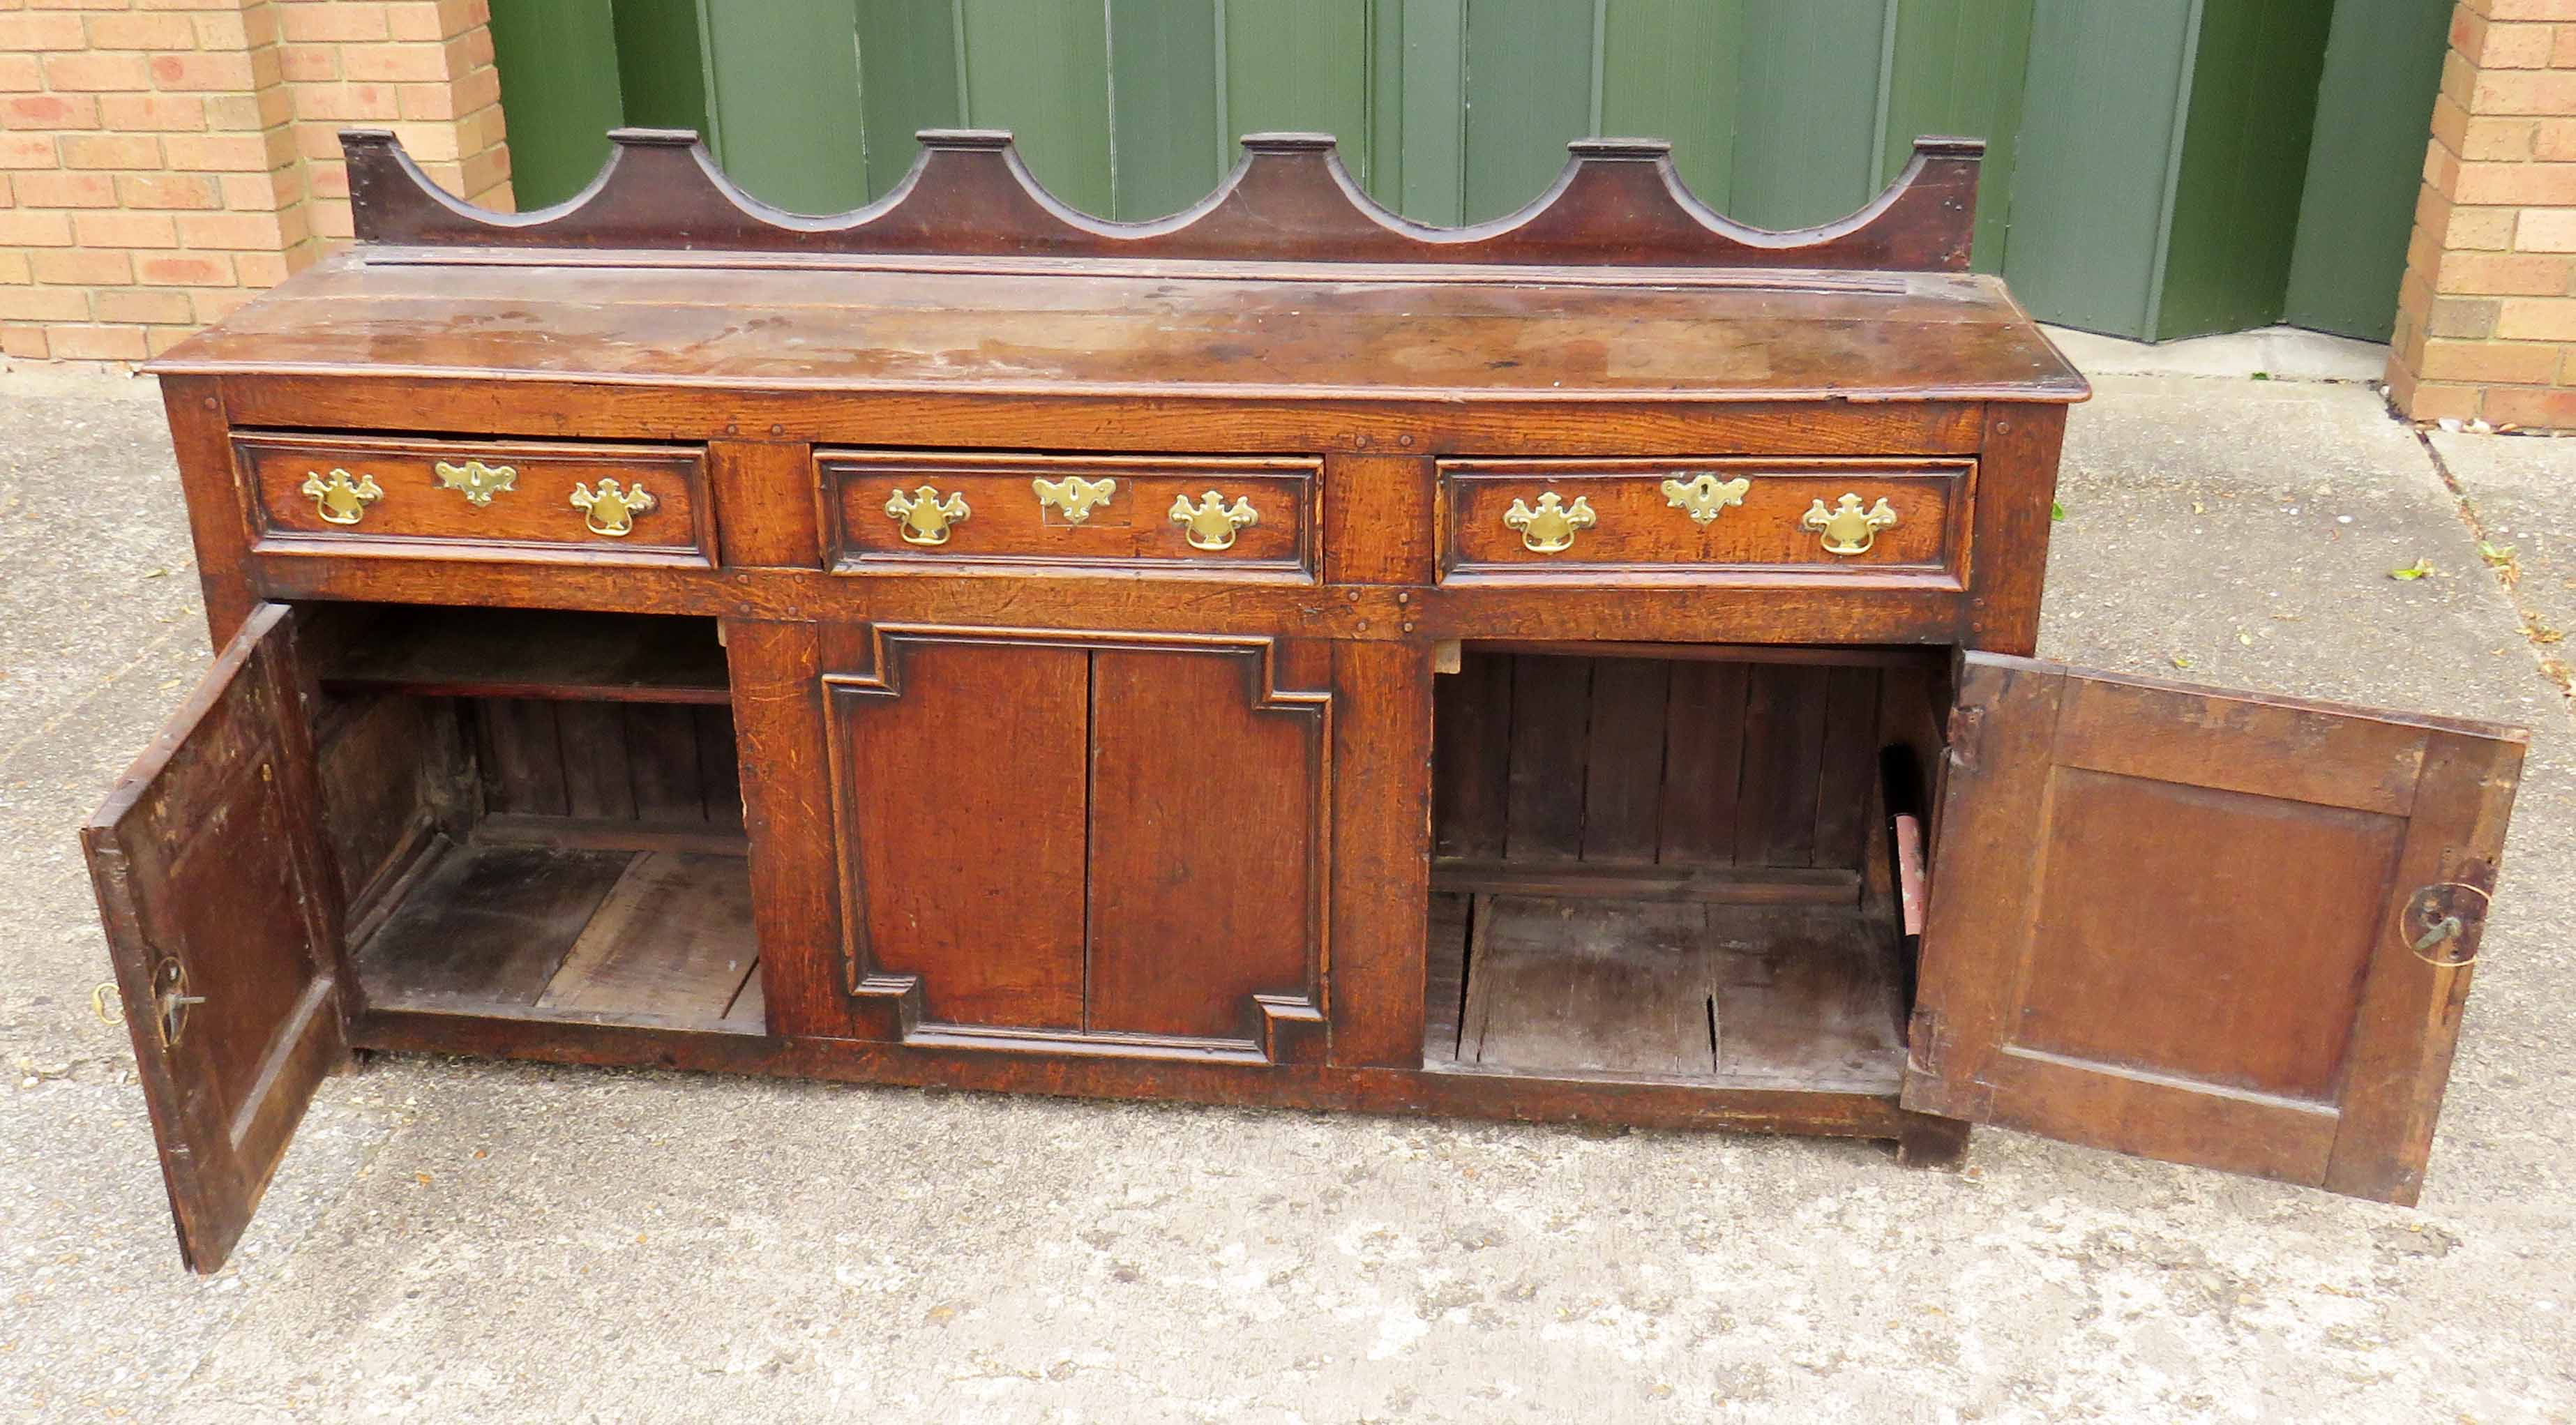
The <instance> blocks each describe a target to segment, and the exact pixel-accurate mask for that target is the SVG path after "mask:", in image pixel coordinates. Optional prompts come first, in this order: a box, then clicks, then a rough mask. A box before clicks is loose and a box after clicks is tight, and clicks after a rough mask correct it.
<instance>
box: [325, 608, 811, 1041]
mask: <svg viewBox="0 0 2576 1425" xmlns="http://www.w3.org/2000/svg"><path fill="white" fill-rule="evenodd" d="M302 614H303V620H304V622H303V630H304V631H303V637H302V646H303V648H304V650H305V657H304V667H305V669H306V675H305V676H306V677H307V678H308V679H309V680H310V681H311V682H312V683H313V684H314V686H313V687H312V688H311V689H310V690H309V691H310V706H311V708H312V709H313V714H312V716H313V733H314V748H315V755H316V759H317V761H318V763H319V766H320V770H321V779H320V780H321V787H322V801H323V826H324V831H325V833H326V836H327V838H328V841H329V844H330V846H331V848H332V850H333V853H334V856H335V859H336V861H337V863H338V868H339V875H340V882H341V884H340V886H339V887H338V889H339V892H340V895H341V898H342V901H343V903H344V904H345V905H346V907H347V912H346V917H345V923H346V925H347V927H348V934H347V947H346V951H347V962H348V964H349V967H350V968H351V969H352V970H353V971H354V974H355V977H356V981H357V985H358V988H359V993H360V996H361V997H362V998H363V1000H364V1002H365V1003H366V1005H367V1006H368V1008H370V1009H372V1010H379V1011H420V1012H430V1013H444V1014H466V1015H476V1016H484V1017H501V1018H534V1019H552V1020H568V1021H582V1022H590V1023H609V1024H625V1025H641V1026H651V1027H658V1028H680V1029H701V1030H721V1031H732V1032H739V1033H750V1034H757V1033H761V1032H763V1030H764V1025H763V1006H762V998H761V986H760V976H759V973H758V968H757V952H756V948H755V942H754V939H753V934H752V921H751V885H750V874H749V869H748V860H747V846H746V842H745V838H744V834H743V815H742V781H741V773H740V770H739V768H738V767H737V765H736V762H735V751H734V733H733V720H732V716H731V713H730V710H729V708H728V706H727V684H726V677H725V661H724V650H723V648H722V647H721V646H720V645H719V643H718V641H717V634H716V627H715V621H714V620H712V619H707V618H674V617H657V616H650V615H625V614H597V613H536V612H528V611H521V610H484V609H460V608H385V607H375V606H365V605H333V606H314V607H307V608H306V609H304V610H303V611H302Z"/></svg>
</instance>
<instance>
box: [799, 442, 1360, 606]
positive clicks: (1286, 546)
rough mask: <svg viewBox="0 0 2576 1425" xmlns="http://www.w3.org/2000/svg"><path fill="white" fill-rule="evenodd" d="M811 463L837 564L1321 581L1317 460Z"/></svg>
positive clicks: (914, 458) (851, 455)
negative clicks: (1046, 568)
mask: <svg viewBox="0 0 2576 1425" xmlns="http://www.w3.org/2000/svg"><path fill="white" fill-rule="evenodd" d="M814 461H815V467H816V474H817V478H818V479H819V480H820V481H821V483H822V491H823V521H824V528H823V543H824V562H825V564H826V565H827V567H829V568H830V569H831V570H832V571H833V572H835V573H841V574H849V573H856V572H859V571H861V570H863V569H871V568H886V567H900V566H906V565H910V566H913V567H915V568H937V569H940V570H942V571H945V572H954V573H964V572H970V571H973V570H975V569H977V568H978V567H982V568H990V569H994V570H997V571H999V570H1008V569H1019V570H1027V569H1030V568H1032V567H1043V566H1054V567H1062V568H1071V569H1083V570H1096V571H1101V572H1130V573H1150V574H1155V575H1159V576H1173V577H1184V578H1189V577H1196V578H1224V579H1251V580H1283V581H1289V582H1296V583H1311V582H1312V581H1313V580H1314V577H1315V570H1316V566H1317V558H1318V556H1317V551H1316V548H1315V528H1316V518H1315V501H1316V489H1317V485H1318V481H1317V474H1318V472H1319V470H1320V469H1321V466H1322V462H1321V461H1319V460H1315V459H1312V458H1301V457H1273V456H1204V457H1195V458H1186V457H1170V456H1153V457H1119V456H1080V457H1075V456H1042V455H965V454H957V455H951V454H945V453H941V454H923V453H918V452H890V451H865V450H824V451H817V452H816V453H815V457H814Z"/></svg>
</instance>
